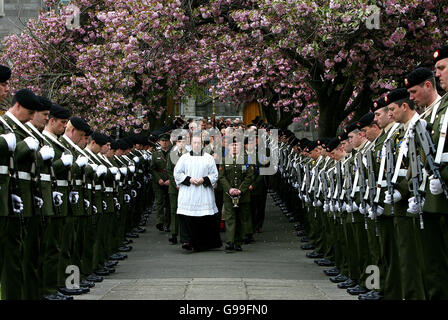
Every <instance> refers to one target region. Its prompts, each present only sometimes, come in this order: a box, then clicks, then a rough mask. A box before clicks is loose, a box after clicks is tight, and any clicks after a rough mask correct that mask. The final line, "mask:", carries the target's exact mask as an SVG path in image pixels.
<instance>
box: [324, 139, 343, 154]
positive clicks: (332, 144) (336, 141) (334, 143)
mask: <svg viewBox="0 0 448 320" xmlns="http://www.w3.org/2000/svg"><path fill="white" fill-rule="evenodd" d="M340 143H341V141H340V140H339V139H338V138H337V137H335V138H332V139H331V140H330V141H329V142H328V144H327V147H326V148H325V149H326V150H327V152H331V151H333V150H334V149H336V148H337V147H338V146H339V144H340Z"/></svg>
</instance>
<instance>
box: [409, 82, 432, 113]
mask: <svg viewBox="0 0 448 320" xmlns="http://www.w3.org/2000/svg"><path fill="white" fill-rule="evenodd" d="M433 90H434V88H433V87H432V85H431V82H429V81H425V82H424V83H423V84H422V85H415V86H413V87H411V88H409V89H408V92H409V98H410V99H411V100H412V101H414V103H415V104H417V106H419V107H425V106H427V105H429V104H430V103H431V101H429V100H430V99H431V94H432V92H433Z"/></svg>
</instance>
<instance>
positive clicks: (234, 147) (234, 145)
mask: <svg viewBox="0 0 448 320" xmlns="http://www.w3.org/2000/svg"><path fill="white" fill-rule="evenodd" d="M240 149H241V147H240V144H239V143H238V142H235V143H232V152H233V154H239V153H240Z"/></svg>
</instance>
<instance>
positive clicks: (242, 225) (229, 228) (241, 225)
mask: <svg viewBox="0 0 448 320" xmlns="http://www.w3.org/2000/svg"><path fill="white" fill-rule="evenodd" d="M238 206H239V207H238V208H234V207H233V205H232V204H231V203H228V202H225V203H224V219H225V222H226V242H233V243H234V244H238V245H240V244H241V243H242V240H243V237H244V235H245V234H246V233H245V232H246V231H247V227H246V226H247V219H248V216H250V203H249V202H247V203H240V204H239V205H238Z"/></svg>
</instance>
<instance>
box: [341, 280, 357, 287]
mask: <svg viewBox="0 0 448 320" xmlns="http://www.w3.org/2000/svg"><path fill="white" fill-rule="evenodd" d="M354 286H356V282H355V281H353V280H352V279H348V280H346V281H344V282H341V283H338V288H339V289H348V288H351V287H354Z"/></svg>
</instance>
